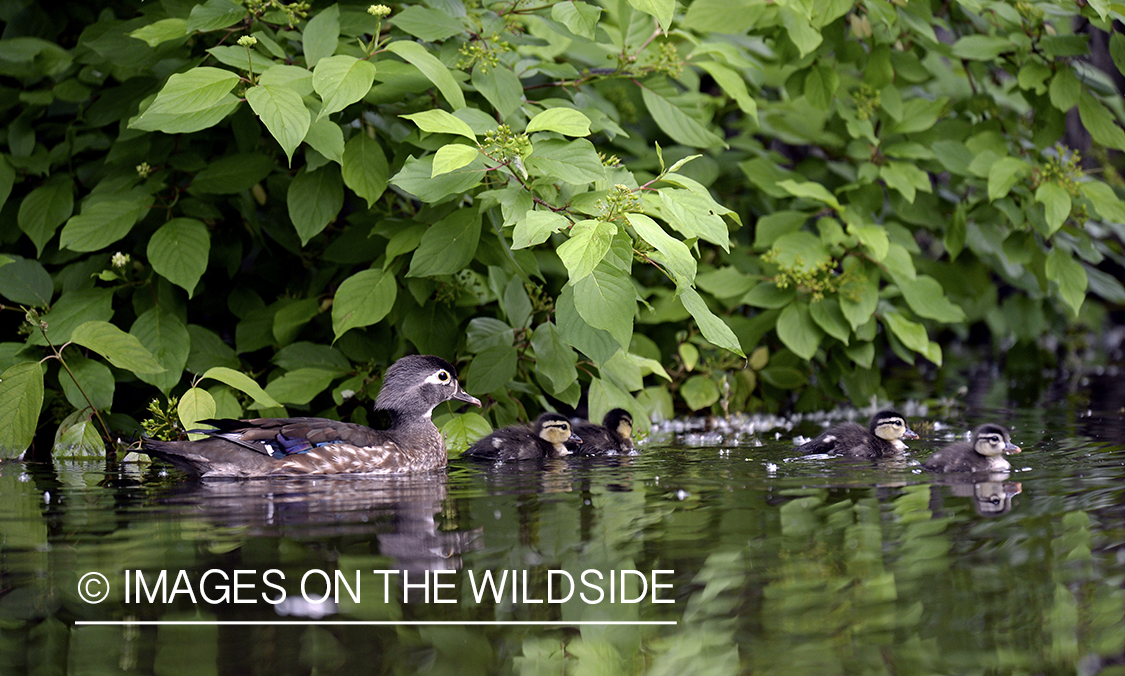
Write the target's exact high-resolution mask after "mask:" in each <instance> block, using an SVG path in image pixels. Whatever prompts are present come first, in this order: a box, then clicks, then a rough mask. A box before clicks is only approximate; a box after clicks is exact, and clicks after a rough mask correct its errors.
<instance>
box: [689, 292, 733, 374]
mask: <svg viewBox="0 0 1125 676" xmlns="http://www.w3.org/2000/svg"><path fill="white" fill-rule="evenodd" d="M679 298H680V302H682V303H683V304H684V307H685V308H687V311H688V312H690V313H691V316H692V318H693V319H695V324H696V326H698V327H699V330H700V331H702V332H703V337H704V338H706V339H707V340H709V341H711V343H713V344H715V345H718V346H719V347H721V348H724V349H727V350H730V351H731V352H733V353H735V354H737V355H738V356H740V357H745V356H746V355H745V354H744V353H743V352H742V345H740V344H739V342H738V338H737V337H736V336H735V335H734V331H731V330H730V327H729V326H727V324H726V322H724V321H723V320H722V319H720V318H719V317H717V316H716V315H715V313H713V312H711V309H710V308H708V307H707V303H706V302H704V300H703V297H702V296H700V295H699V292H698V291H696V290H695V289H692V288H687V289H683V290H682V291H681V292H680V295H679Z"/></svg>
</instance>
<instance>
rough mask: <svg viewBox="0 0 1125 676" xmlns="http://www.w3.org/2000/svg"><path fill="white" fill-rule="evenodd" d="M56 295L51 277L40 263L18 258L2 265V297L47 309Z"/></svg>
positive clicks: (0, 288)
mask: <svg viewBox="0 0 1125 676" xmlns="http://www.w3.org/2000/svg"><path fill="white" fill-rule="evenodd" d="M54 294H55V285H54V283H53V282H52V281H51V275H50V273H48V272H47V269H46V268H44V267H43V265H42V264H41V263H40V262H39V261H36V260H31V259H29V258H16V259H15V260H13V261H11V262H10V263H5V264H4V265H0V297H3V298H6V299H7V300H8V301H10V302H13V303H18V304H20V305H27V306H29V307H46V306H48V305H50V304H51V297H52V296H54Z"/></svg>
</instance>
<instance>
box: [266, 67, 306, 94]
mask: <svg viewBox="0 0 1125 676" xmlns="http://www.w3.org/2000/svg"><path fill="white" fill-rule="evenodd" d="M258 84H260V85H285V86H286V87H289V88H290V89H292V90H293V91H295V92H297V93H298V94H300V95H301V96H308V95H309V94H312V93H313V74H312V73H310V72H309V71H307V70H305V69H304V68H301V67H299V66H290V65H285V64H282V65H277V66H270V67H268V68H266V69H265V70H263V71H262V74H261V75H259V76H258Z"/></svg>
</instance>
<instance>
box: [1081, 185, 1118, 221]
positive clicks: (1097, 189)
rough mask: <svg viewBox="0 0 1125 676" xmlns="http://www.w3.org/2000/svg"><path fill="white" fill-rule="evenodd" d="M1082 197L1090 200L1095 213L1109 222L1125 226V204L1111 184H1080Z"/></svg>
mask: <svg viewBox="0 0 1125 676" xmlns="http://www.w3.org/2000/svg"><path fill="white" fill-rule="evenodd" d="M1078 189H1079V190H1080V191H1081V192H1082V195H1083V196H1084V197H1085V198H1086V199H1088V200H1090V203H1091V204H1092V205H1093V206H1094V211H1096V212H1098V215H1099V216H1101V217H1102V218H1103V219H1105V220H1107V221H1111V222H1113V223H1123V224H1125V202H1123V201H1122V200H1121V198H1119V197H1118V196H1117V193H1115V192H1114V191H1113V188H1112V187H1110V186H1109V184H1107V183H1104V182H1102V181H1085V182H1083V183H1079V184H1078Z"/></svg>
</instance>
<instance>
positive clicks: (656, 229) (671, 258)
mask: <svg viewBox="0 0 1125 676" xmlns="http://www.w3.org/2000/svg"><path fill="white" fill-rule="evenodd" d="M625 219H626V220H627V221H628V222H629V225H631V226H633V229H634V230H636V231H637V235H638V236H639V237H640V238H641V239H643V240H644V241H646V242H648V243H649V244H650V245H652V246H653V247H655V248H656V253H651V254H649V257H650V258H652V259H653V260H655V261H657V262H658V263H660V264H661V266H662V267H664V269H665V270H667V271H668V272H669V273H670V274H671V276H672V279H673V280H674V281H675V283H676V287H677V288H685V287H688V286H691V285H692V284H693V283H694V282H695V271H696V267H695V258H693V257H692V255H691V251H690V250H689V249H688V248H687V245H686V244H684V243H683V242H681V241H680V240H678V239H676V238H675V237H672V236H671V235H669V234H668V233H667V232H665V231H664V228H662V227H660V225H659V224H658V223H657V222H656V221H654V220H652V219H651V218H649V217H648V216H645V215H644V214H625Z"/></svg>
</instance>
